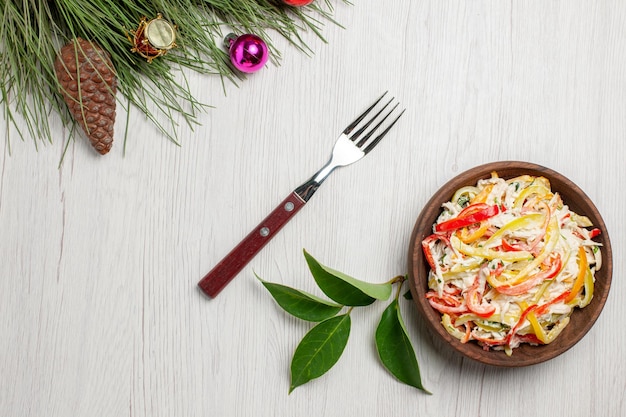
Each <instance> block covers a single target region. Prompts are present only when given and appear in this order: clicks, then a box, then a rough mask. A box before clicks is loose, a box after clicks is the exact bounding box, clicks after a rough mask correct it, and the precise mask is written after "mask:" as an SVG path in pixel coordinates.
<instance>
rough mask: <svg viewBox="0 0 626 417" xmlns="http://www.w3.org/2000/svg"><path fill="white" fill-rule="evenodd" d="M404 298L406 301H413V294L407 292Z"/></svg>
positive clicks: (409, 291)
mask: <svg viewBox="0 0 626 417" xmlns="http://www.w3.org/2000/svg"><path fill="white" fill-rule="evenodd" d="M403 297H404V298H405V299H406V300H412V299H413V294H412V293H411V290H407V292H405V293H404V295H403Z"/></svg>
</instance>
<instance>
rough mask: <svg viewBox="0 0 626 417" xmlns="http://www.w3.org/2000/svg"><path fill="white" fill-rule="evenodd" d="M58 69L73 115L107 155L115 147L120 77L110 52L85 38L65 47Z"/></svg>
mask: <svg viewBox="0 0 626 417" xmlns="http://www.w3.org/2000/svg"><path fill="white" fill-rule="evenodd" d="M54 71H55V73H56V76H57V79H58V81H59V83H60V85H61V93H62V94H63V98H64V100H65V103H66V104H67V106H68V108H69V111H70V114H71V115H72V117H73V118H74V120H76V121H77V122H78V124H79V125H80V127H81V128H82V129H83V131H84V132H85V134H86V135H87V137H88V138H89V141H90V142H91V145H92V146H93V147H94V148H95V149H96V150H97V151H98V152H99V153H100V154H101V155H104V154H106V153H108V152H109V151H110V150H111V146H113V126H114V125H115V104H116V101H115V93H116V92H117V77H116V74H115V69H114V68H113V63H112V62H111V58H110V55H109V53H108V52H106V51H104V50H103V49H102V48H100V47H99V46H98V45H96V44H94V43H93V42H90V41H87V40H85V39H82V38H77V39H76V40H74V41H70V42H69V43H67V44H66V45H65V46H63V47H62V48H61V51H60V52H59V54H58V55H57V57H56V60H55V62H54Z"/></svg>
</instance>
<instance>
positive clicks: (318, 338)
mask: <svg viewBox="0 0 626 417" xmlns="http://www.w3.org/2000/svg"><path fill="white" fill-rule="evenodd" d="M350 325H351V321H350V314H349V313H348V314H342V315H341V316H336V317H333V318H330V319H328V320H325V321H323V322H321V323H319V324H317V325H316V326H315V327H313V328H312V329H311V330H310V331H309V332H308V333H307V334H306V335H305V336H304V338H303V339H302V341H300V344H299V345H298V347H297V348H296V351H295V353H294V355H293V359H292V360H291V386H290V387H289V393H291V392H292V391H293V390H294V389H295V388H296V387H299V386H300V385H303V384H306V383H307V382H309V381H310V380H312V379H315V378H318V377H320V376H322V375H324V374H325V373H326V372H328V370H329V369H330V368H332V367H333V365H335V363H337V361H338V360H339V357H341V354H342V353H343V350H344V349H345V347H346V344H347V343H348V336H349V335H350Z"/></svg>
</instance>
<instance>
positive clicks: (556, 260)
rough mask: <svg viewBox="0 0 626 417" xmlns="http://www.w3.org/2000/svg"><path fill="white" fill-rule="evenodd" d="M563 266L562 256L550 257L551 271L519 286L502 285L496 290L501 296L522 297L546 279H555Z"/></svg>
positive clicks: (529, 279) (542, 272) (533, 277)
mask: <svg viewBox="0 0 626 417" xmlns="http://www.w3.org/2000/svg"><path fill="white" fill-rule="evenodd" d="M562 266H563V262H562V261H561V255H558V254H557V255H556V256H554V257H550V264H549V269H546V270H544V271H541V272H539V273H537V274H535V275H533V276H531V277H529V278H528V279H527V280H526V281H524V282H522V283H520V284H517V285H501V286H499V287H496V290H497V291H498V292H499V293H500V294H505V295H520V294H524V293H525V292H528V291H529V290H530V289H531V288H533V287H534V286H536V285H539V284H540V283H541V282H543V281H544V280H546V279H550V278H554V277H555V276H556V275H557V274H558V273H559V271H561V268H562Z"/></svg>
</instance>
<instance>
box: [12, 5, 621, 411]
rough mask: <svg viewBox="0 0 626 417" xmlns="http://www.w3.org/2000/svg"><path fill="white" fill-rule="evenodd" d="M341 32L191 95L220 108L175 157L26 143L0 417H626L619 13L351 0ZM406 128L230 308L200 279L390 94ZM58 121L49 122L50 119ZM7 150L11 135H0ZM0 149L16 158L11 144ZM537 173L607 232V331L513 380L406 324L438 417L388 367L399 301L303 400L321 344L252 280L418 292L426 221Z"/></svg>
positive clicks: (166, 148)
mask: <svg viewBox="0 0 626 417" xmlns="http://www.w3.org/2000/svg"><path fill="white" fill-rule="evenodd" d="M354 3H355V4H354V5H353V6H348V5H345V4H342V3H341V4H337V6H336V10H335V11H336V13H335V17H336V18H337V20H338V21H339V22H341V23H342V24H343V25H344V26H345V29H341V28H339V27H335V26H332V25H328V26H326V28H325V30H324V34H325V36H326V38H327V40H328V44H324V43H322V42H321V41H319V40H317V39H316V38H314V36H313V35H312V34H309V35H308V36H307V42H309V44H310V45H311V46H312V48H313V49H314V51H315V54H314V56H312V57H306V56H305V55H303V54H301V53H299V52H297V51H296V50H294V49H293V48H290V47H289V46H288V45H287V44H286V43H283V41H281V40H280V39H278V38H277V39H275V42H276V44H277V46H278V47H279V48H280V49H282V51H283V55H284V59H283V61H282V65H281V66H279V67H275V66H269V67H268V68H266V69H264V70H263V71H261V72H260V73H257V74H255V75H253V76H252V77H250V78H249V79H248V80H247V81H245V82H243V83H242V84H241V85H240V86H239V87H234V86H232V85H230V86H227V94H226V95H224V94H223V92H222V90H221V84H220V80H219V79H216V78H211V77H201V76H197V75H195V74H193V73H190V74H188V76H189V78H190V81H191V83H192V88H193V89H194V91H195V93H196V94H197V95H198V97H200V98H201V99H202V100H203V101H205V102H208V103H209V104H211V105H213V106H215V108H214V109H210V110H208V111H207V113H206V114H202V115H201V116H200V119H199V120H200V122H201V126H198V127H196V128H195V130H193V131H192V130H191V129H190V128H189V127H187V126H185V125H182V126H181V127H180V129H179V131H178V133H179V136H180V138H181V140H182V147H177V146H175V145H173V144H172V143H171V142H168V141H167V140H166V139H164V138H162V137H160V136H159V135H158V134H157V133H156V131H155V129H154V127H153V126H152V125H151V124H149V123H148V122H146V121H144V120H143V117H142V116H140V115H139V112H138V111H134V113H132V114H131V118H130V138H129V140H128V143H127V149H126V154H125V155H123V149H122V132H123V122H124V119H125V114H124V112H123V110H122V109H118V111H119V115H118V125H116V131H117V132H118V138H117V139H116V140H117V142H116V143H115V145H114V147H113V150H112V151H111V153H110V154H109V155H107V156H105V157H100V156H98V155H96V153H95V152H94V151H93V150H92V149H91V148H90V146H89V144H88V143H87V142H86V141H81V140H78V141H76V142H74V143H72V144H71V145H70V147H69V150H68V153H67V155H66V157H65V161H64V163H63V164H62V165H61V166H60V167H59V166H58V163H59V160H60V157H61V154H62V152H63V138H64V137H65V135H67V131H65V130H63V128H62V127H61V124H60V123H59V122H55V121H53V128H54V129H55V135H56V136H57V138H58V139H57V140H56V141H55V142H54V143H53V144H52V145H50V144H49V145H45V146H40V148H39V150H38V151H36V150H35V149H34V146H33V145H32V141H31V140H30V139H29V138H26V140H25V141H23V142H22V141H20V140H19V139H17V136H16V135H15V132H12V138H13V139H12V141H11V153H10V154H9V150H8V147H7V146H4V145H3V146H4V151H3V152H2V156H1V157H0V233H1V238H0V410H3V411H2V412H1V413H0V414H2V415H4V416H11V417H27V416H29V417H35V416H37V417H38V416H47V417H61V416H63V417H66V416H67V417H69V416H107V417H109V416H111V417H113V416H115V417H119V416H132V417H142V416H147V417H157V416H164V417H191V416H252V415H254V416H309V415H310V416H319V415H323V416H347V415H380V416H435V417H443V416H500V415H508V416H540V415H555V416H589V415H598V416H605V417H612V416H615V417H618V416H624V415H626V397H625V394H624V393H625V391H626V377H625V375H626V359H625V358H624V354H623V352H624V342H626V337H625V336H624V331H623V319H624V317H625V316H626V306H625V304H624V303H622V301H623V300H624V299H626V286H625V285H624V282H623V279H622V272H623V271H624V269H625V268H626V264H625V263H624V256H623V255H624V250H625V246H626V237H624V234H623V227H624V225H623V224H621V222H622V221H623V217H624V215H623V213H620V211H621V204H623V203H624V191H623V190H624V188H625V187H624V186H625V185H626V184H625V178H626V164H624V155H625V150H626V146H625V145H624V131H626V97H625V93H626V25H624V22H626V2H623V1H622V0H599V1H583V0H568V1H564V0H563V1H538V0H536V1H525V2H504V1H486V0H478V1H435V0H432V1H427V0H419V1H411V2H409V1H399V0H396V1H387V2H374V1H369V2H366V1H357V2H354ZM384 90H389V91H390V92H391V93H393V94H394V95H396V96H397V97H398V98H399V99H400V101H401V102H402V104H403V105H404V106H406V108H407V112H406V113H405V116H404V117H403V118H402V119H401V122H400V123H399V124H398V125H397V127H396V128H394V130H393V131H392V132H391V133H390V135H389V136H388V137H387V138H385V141H384V142H383V143H382V144H381V145H380V146H379V147H378V148H377V149H376V151H375V152H373V153H372V154H370V155H369V156H368V157H367V158H366V159H364V160H363V161H361V162H360V163H359V164H357V165H354V166H352V167H349V168H346V169H342V170H339V171H337V172H336V173H334V174H333V176H331V177H330V179H329V180H328V181H327V182H326V183H325V184H324V186H323V187H322V188H321V189H320V190H319V191H318V193H317V194H316V195H315V196H314V197H313V198H312V199H311V201H310V202H309V204H308V205H307V206H306V207H305V208H304V209H303V210H302V211H301V212H300V213H299V214H298V216H297V217H296V218H295V219H294V220H293V221H292V222H291V223H290V224H288V225H287V226H286V227H285V228H284V229H283V231H282V232H281V233H280V235H279V236H277V237H276V238H275V239H274V240H273V241H272V242H271V243H270V244H269V245H268V246H267V247H266V248H265V249H264V250H263V251H262V252H261V254H260V255H259V256H258V257H256V258H255V259H254V260H253V261H252V262H251V263H250V264H249V265H248V266H247V267H246V268H245V269H244V271H243V272H242V273H241V274H240V275H239V276H238V277H237V278H236V279H235V281H233V282H232V283H231V284H230V285H229V286H228V287H227V288H226V289H225V290H224V291H223V292H222V293H221V294H220V295H219V296H218V297H217V298H216V299H214V300H209V299H208V298H206V297H204V296H203V295H202V294H201V293H200V292H199V291H198V290H197V288H196V283H197V281H198V280H199V279H200V278H201V277H202V276H203V275H204V274H205V273H206V272H207V271H208V270H209V269H210V268H211V267H212V266H213V265H214V264H215V263H216V262H218V261H219V260H220V259H221V257H222V256H223V255H225V254H226V253H227V252H228V251H229V250H230V249H231V248H232V247H233V246H234V245H235V244H236V243H238V242H239V240H240V239H241V238H242V237H243V236H244V235H245V234H246V233H247V232H248V231H249V229H250V228H251V227H253V226H255V225H256V224H257V223H258V221H259V220H261V219H262V218H263V217H264V216H265V214H267V213H268V212H269V211H270V210H271V209H272V208H274V205H275V204H277V203H278V202H279V201H280V200H281V199H282V198H283V197H284V196H285V195H286V194H287V193H288V192H290V191H291V190H292V189H293V188H294V187H295V186H297V185H298V184H300V183H301V182H302V181H303V180H305V179H307V178H308V177H309V176H310V175H311V174H312V173H313V172H314V171H315V170H317V168H318V167H319V166H320V165H321V164H322V163H324V162H325V161H326V159H327V157H328V155H329V152H330V149H331V147H332V144H333V143H334V140H335V138H336V136H337V134H338V132H339V131H340V129H341V128H342V127H343V126H344V125H345V124H346V123H347V122H349V121H350V120H351V119H352V118H353V116H354V115H355V114H356V113H357V112H358V111H359V110H362V109H363V108H364V106H365V105H366V104H368V103H369V101H370V100H371V99H372V98H374V97H376V96H377V95H378V94H379V93H380V92H382V91H384ZM53 120H54V119H53ZM5 133H6V132H5V131H4V130H3V131H2V133H0V134H1V135H5ZM0 143H2V144H5V143H6V142H5V141H4V140H2V141H0ZM513 159H514V160H523V161H528V162H533V163H537V164H541V165H544V166H547V167H550V168H552V169H554V170H556V171H559V172H560V173H562V174H564V175H566V176H568V177H569V178H570V179H572V180H573V181H574V182H575V183H576V184H578V185H579V186H580V187H581V188H582V189H583V190H585V191H586V192H587V194H588V195H589V196H590V197H591V198H592V199H593V200H594V202H595V203H596V205H597V207H598V208H599V210H600V212H601V213H602V215H603V217H604V220H605V221H606V223H607V226H608V228H609V231H610V236H611V239H612V244H613V253H614V260H615V265H614V271H615V276H614V279H613V287H612V289H611V294H610V296H609V299H608V302H607V304H606V307H605V309H604V311H603V313H602V315H601V316H600V318H599V320H598V322H597V323H596V325H595V326H594V327H593V328H592V330H591V331H590V332H589V333H588V334H587V336H586V337H585V338H584V339H583V340H582V341H581V342H580V343H578V344H577V345H576V346H575V347H574V348H572V349H571V350H569V351H568V352H566V353H565V354H563V355H561V356H559V357H557V358H556V359H553V360H551V361H549V362H547V363H544V364H540V365H536V366H532V367H528V368H523V369H500V368H491V367H486V366H482V365H479V364H476V363H473V362H470V361H469V360H464V359H462V358H461V357H459V356H456V355H455V354H453V353H451V352H448V351H441V350H440V349H439V348H440V345H438V344H437V343H436V342H435V341H434V340H433V339H432V338H431V336H430V335H429V333H428V332H427V330H426V328H425V327H424V325H423V324H422V323H421V322H420V319H419V317H418V316H417V312H416V309H415V308H414V306H413V305H412V304H411V303H410V302H408V301H404V300H403V302H402V311H403V314H404V316H405V319H406V322H407V326H408V330H409V333H410V336H411V339H412V341H413V344H414V346H415V349H416V353H417V356H418V360H419V363H420V366H421V369H422V378H423V382H424V385H425V386H426V387H427V388H428V389H429V390H431V391H432V392H433V395H432V396H428V395H425V394H423V393H421V392H419V391H417V390H415V389H413V388H409V387H406V386H404V385H402V384H400V383H398V382H397V381H396V380H394V379H393V378H392V377H391V376H389V374H387V373H386V371H385V370H384V369H383V367H382V366H381V364H380V363H379V361H378V357H377V354H376V351H375V347H374V342H373V335H374V330H375V326H376V324H377V322H378V319H379V316H380V313H381V312H382V309H383V308H384V307H385V304H384V303H381V304H380V305H378V304H375V305H373V306H371V307H369V308H363V309H359V310H355V311H354V312H353V317H352V319H353V328H352V334H351V336H350V341H349V343H348V346H347V348H346V351H345V352H344V354H343V357H342V358H341V359H340V361H339V362H338V364H337V365H336V366H335V367H334V368H333V369H332V370H331V371H330V372H329V373H328V374H327V375H325V376H323V377H322V378H320V379H317V380H315V381H313V382H311V383H309V384H307V385H305V386H303V387H299V388H297V389H296V390H295V391H294V392H293V393H292V394H291V395H288V389H289V363H290V360H291V355H292V354H293V351H294V349H295V347H296V345H297V343H298V341H299V340H300V339H301V338H302V336H303V335H304V334H305V332H306V331H307V330H308V329H309V328H310V325H309V324H307V323H305V322H301V321H299V320H296V319H293V318H291V317H290V316H287V315H286V314H284V313H283V312H282V310H280V309H279V308H278V307H277V306H276V305H275V303H274V301H273V300H272V299H271V298H270V296H269V294H268V293H267V292H266V291H265V289H264V288H263V287H262V285H261V284H260V283H259V282H258V281H257V280H256V279H255V277H254V272H256V273H258V274H259V275H260V276H261V277H263V278H264V279H267V280H270V281H275V282H282V283H284V284H286V285H291V286H295V287H298V288H301V289H304V290H307V291H310V292H315V293H318V294H319V291H318V290H317V289H316V287H315V285H314V281H313V279H312V278H311V276H310V275H309V273H308V270H307V266H306V263H305V261H304V257H303V256H302V249H303V248H306V249H307V250H308V251H309V252H310V253H311V254H313V255H314V256H315V257H317V258H318V259H319V260H320V261H322V262H324V263H326V264H327V265H330V266H332V267H334V268H336V269H339V270H342V271H344V272H346V273H349V274H351V275H353V276H355V277H357V278H360V279H363V280H368V281H371V282H382V281H386V280H388V279H390V278H391V277H393V276H395V275H398V274H402V273H404V272H406V271H407V267H406V262H407V259H406V258H407V255H406V253H407V248H408V245H409V235H410V232H411V229H412V226H413V223H414V222H415V219H416V217H417V216H418V214H419V212H420V210H421V209H422V207H423V205H424V204H425V203H426V201H427V200H428V198H429V197H430V196H431V194H432V193H434V192H435V191H436V190H437V189H438V188H439V187H440V186H441V185H442V184H443V183H444V182H445V181H447V180H448V179H450V178H451V177H453V176H455V175H456V174H458V173H460V172H462V171H463V170H466V169H468V168H471V167H473V166H476V165H479V164H481V163H486V162H491V161H497V160H513Z"/></svg>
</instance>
